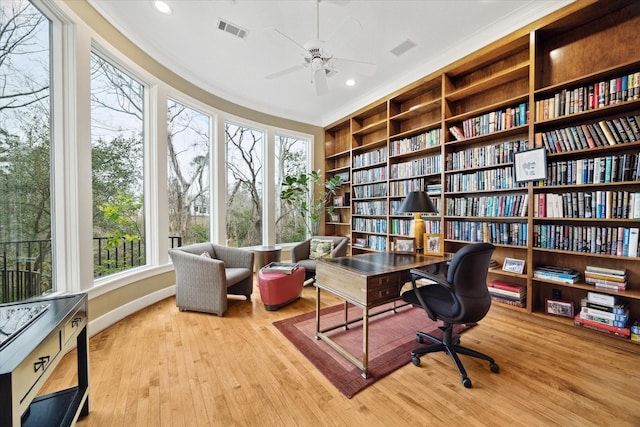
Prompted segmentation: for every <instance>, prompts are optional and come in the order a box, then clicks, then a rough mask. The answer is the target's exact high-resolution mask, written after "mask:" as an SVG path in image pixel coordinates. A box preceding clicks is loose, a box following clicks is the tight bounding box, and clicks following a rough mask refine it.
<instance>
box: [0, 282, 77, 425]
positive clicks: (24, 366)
mask: <svg viewBox="0 0 640 427" xmlns="http://www.w3.org/2000/svg"><path fill="white" fill-rule="evenodd" d="M87 306H88V300H87V295H86V294H76V295H66V296H60V297H55V298H44V299H38V300H29V301H28V302H22V303H15V304H2V305H0V313H1V316H2V317H1V318H2V319H3V324H4V327H3V328H2V331H3V334H4V335H3V341H2V342H1V343H0V396H2V398H1V399H0V426H3V427H4V426H7V427H8V426H14V427H18V426H71V425H73V424H74V423H75V422H76V420H77V419H78V417H79V416H85V415H87V414H88V413H89V358H88V339H87ZM25 314H26V315H25ZM16 317H23V318H24V319H23V321H22V322H21V323H24V324H23V325H21V324H20V323H18V324H16V322H15V321H14V320H13V319H15V318H16ZM11 329H15V330H14V331H13V332H12V333H10V330H11ZM7 330H9V332H8V331H7ZM74 346H77V349H78V351H77V354H78V386H77V387H72V388H69V389H66V390H60V391H57V392H54V393H51V394H47V395H44V396H38V397H36V396H37V395H38V391H39V390H40V388H41V387H42V385H43V384H44V383H45V381H46V380H47V378H48V377H49V376H50V375H51V373H52V371H53V370H54V368H55V367H56V365H57V364H58V363H59V362H60V360H61V359H62V357H63V356H64V355H65V353H67V351H68V350H70V349H71V348H73V347H74Z"/></svg>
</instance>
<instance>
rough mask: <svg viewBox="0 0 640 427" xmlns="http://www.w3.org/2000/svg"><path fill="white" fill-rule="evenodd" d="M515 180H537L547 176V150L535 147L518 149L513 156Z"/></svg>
mask: <svg viewBox="0 0 640 427" xmlns="http://www.w3.org/2000/svg"><path fill="white" fill-rule="evenodd" d="M513 167H514V170H515V174H516V182H528V181H538V180H541V179H546V178H547V150H546V149H545V148H544V147H543V148H535V149H533V150H527V151H519V152H517V153H515V155H514V157H513Z"/></svg>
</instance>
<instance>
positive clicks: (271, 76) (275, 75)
mask: <svg viewBox="0 0 640 427" xmlns="http://www.w3.org/2000/svg"><path fill="white" fill-rule="evenodd" d="M302 68H305V65H303V64H300V65H294V66H293V67H289V68H285V69H284V70H280V71H277V72H275V73H273V74H269V75H268V76H265V77H264V78H265V79H268V80H272V79H277V78H278V77H282V76H285V75H287V74H291V73H293V72H296V71H298V70H300V69H302Z"/></svg>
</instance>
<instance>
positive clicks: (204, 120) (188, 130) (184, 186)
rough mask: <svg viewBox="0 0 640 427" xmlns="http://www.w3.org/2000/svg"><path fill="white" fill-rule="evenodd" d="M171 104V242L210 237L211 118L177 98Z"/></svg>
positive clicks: (169, 126) (169, 150)
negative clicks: (179, 101)
mask: <svg viewBox="0 0 640 427" xmlns="http://www.w3.org/2000/svg"><path fill="white" fill-rule="evenodd" d="M167 104H168V105H167V107H168V109H167V123H168V141H167V162H168V168H167V169H168V183H167V190H168V200H169V238H170V239H171V245H172V246H178V245H180V244H182V245H187V244H190V243H197V242H205V241H209V240H210V238H209V218H210V215H209V214H210V204H209V203H210V195H209V182H210V176H209V152H210V149H209V148H210V145H211V118H210V117H209V116H208V115H206V114H203V113H201V112H199V111H197V110H194V109H192V108H189V107H187V106H185V105H183V104H181V103H178V102H176V101H173V100H169V101H168V103H167Z"/></svg>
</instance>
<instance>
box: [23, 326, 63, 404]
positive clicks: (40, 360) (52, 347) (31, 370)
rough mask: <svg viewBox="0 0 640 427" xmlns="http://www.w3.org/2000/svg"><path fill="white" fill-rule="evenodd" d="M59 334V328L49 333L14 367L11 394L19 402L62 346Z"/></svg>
mask: <svg viewBox="0 0 640 427" xmlns="http://www.w3.org/2000/svg"><path fill="white" fill-rule="evenodd" d="M60 335H61V332H60V330H59V329H58V330H56V331H55V332H54V333H52V334H51V335H49V337H48V338H47V339H46V340H44V341H43V342H42V343H41V344H40V345H39V346H38V347H36V349H35V350H33V351H32V352H31V354H30V355H29V356H28V357H27V358H25V359H24V360H23V361H22V363H21V364H20V365H19V366H18V367H17V368H16V369H15V371H14V374H13V381H14V387H13V395H14V396H19V399H20V402H21V403H22V401H23V400H24V398H25V397H26V396H27V394H28V393H29V392H30V391H31V389H32V387H33V386H34V385H35V383H36V382H37V381H38V379H39V378H40V377H41V376H42V374H44V373H45V372H46V371H47V369H49V367H50V366H51V365H52V364H53V362H54V360H55V359H56V357H57V356H58V353H59V352H60V349H61V347H62V345H61V337H60Z"/></svg>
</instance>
